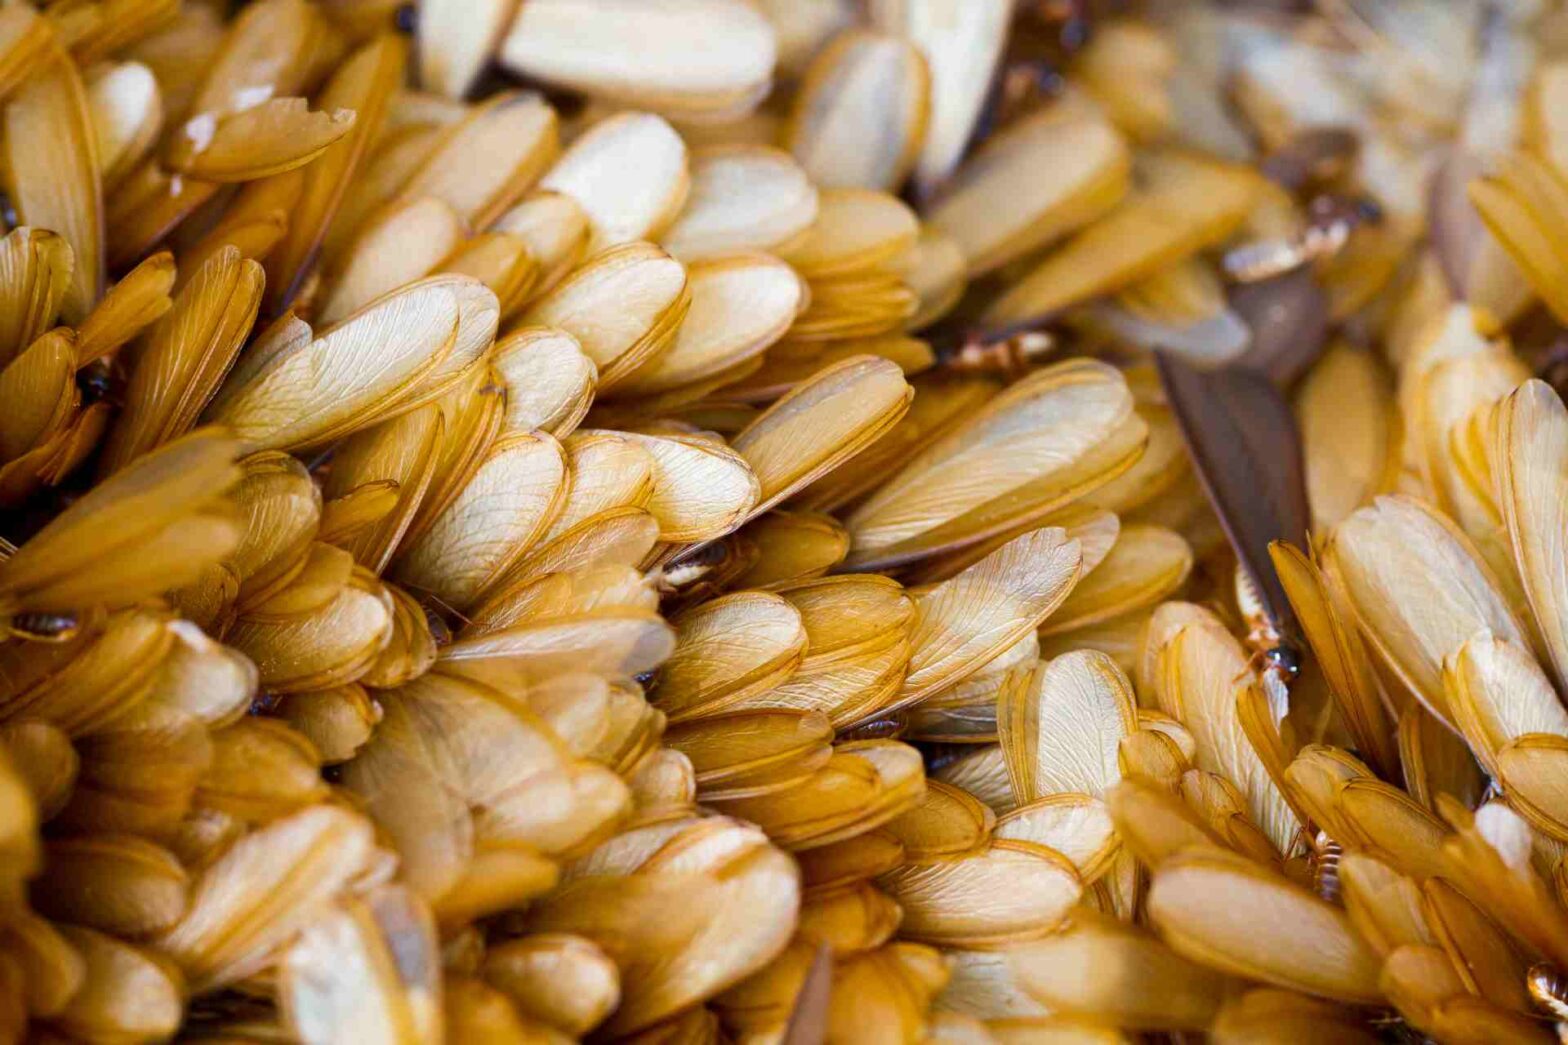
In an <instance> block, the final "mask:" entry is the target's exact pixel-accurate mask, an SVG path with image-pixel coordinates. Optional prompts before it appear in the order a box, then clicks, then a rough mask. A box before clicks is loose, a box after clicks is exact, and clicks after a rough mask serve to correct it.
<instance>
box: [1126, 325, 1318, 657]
mask: <svg viewBox="0 0 1568 1045" xmlns="http://www.w3.org/2000/svg"><path fill="white" fill-rule="evenodd" d="M1155 360H1156V363H1157V365H1158V367H1159V373H1160V382H1161V383H1162V384H1163V385H1164V387H1165V395H1166V398H1167V400H1168V401H1169V403H1170V406H1171V410H1172V411H1174V412H1175V414H1176V420H1177V422H1178V423H1179V424H1180V425H1181V430H1182V435H1183V436H1185V437H1186V440H1187V448H1188V450H1189V451H1190V452H1191V453H1192V460H1193V463H1194V465H1195V466H1196V467H1197V470H1198V477H1199V479H1201V480H1202V482H1203V488H1204V491H1205V492H1206V493H1207V494H1208V495H1209V503H1210V504H1212V505H1213V506H1214V512H1215V514H1216V515H1218V516H1219V518H1220V525H1221V526H1223V527H1224V528H1225V535H1226V536H1227V537H1228V538H1229V539H1230V543H1231V547H1232V548H1234V549H1235V551H1236V558H1237V559H1239V560H1240V561H1241V565H1242V568H1243V569H1244V570H1246V571H1247V575H1248V576H1249V577H1250V578H1251V580H1252V582H1253V584H1254V585H1255V586H1256V588H1257V590H1258V593H1259V597H1260V599H1261V601H1262V604H1263V610H1264V612H1265V613H1266V614H1267V615H1268V618H1269V623H1270V624H1271V625H1272V626H1273V627H1274V629H1275V630H1276V631H1277V632H1278V633H1279V634H1280V636H1281V637H1282V638H1283V639H1285V640H1286V641H1287V642H1289V643H1291V644H1292V645H1293V646H1294V647H1295V648H1297V649H1300V648H1301V638H1300V628H1299V627H1298V626H1297V624H1296V617H1295V614H1294V613H1293V612H1292V611H1291V608H1290V600H1289V599H1287V598H1286V597H1285V589H1284V586H1283V585H1281V584H1280V581H1279V577H1278V576H1277V575H1276V574H1275V573H1274V567H1273V565H1272V563H1271V562H1270V561H1269V542H1270V541H1275V540H1284V541H1291V542H1294V543H1298V544H1299V543H1300V542H1302V541H1303V540H1304V539H1305V534H1306V532H1307V527H1308V525H1309V523H1310V516H1309V515H1308V510H1307V489H1306V483H1305V481H1304V479H1303V474H1302V473H1303V469H1302V459H1301V437H1300V436H1299V435H1298V434H1297V432H1296V420H1295V418H1294V417H1293V416H1292V415H1291V412H1290V407H1289V406H1288V405H1287V404H1286V402H1285V398H1284V396H1283V395H1281V394H1280V392H1279V390H1278V389H1277V388H1275V386H1274V385H1273V383H1271V382H1270V381H1269V379H1268V378H1267V377H1265V376H1264V375H1263V374H1261V373H1259V372H1257V371H1255V370H1249V369H1246V368H1243V367H1240V366H1229V367H1223V368H1221V369H1219V370H1209V371H1201V370H1195V369H1193V368H1192V367H1190V366H1188V365H1187V364H1186V363H1184V362H1182V360H1181V359H1179V358H1178V357H1176V356H1173V355H1171V354H1169V353H1167V352H1156V353H1155Z"/></svg>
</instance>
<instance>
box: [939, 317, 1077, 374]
mask: <svg viewBox="0 0 1568 1045" xmlns="http://www.w3.org/2000/svg"><path fill="white" fill-rule="evenodd" d="M1043 326H1044V323H1043V322H1042V321H1040V320H1027V321H1025V322H1021V323H1009V324H1007V325H1005V326H998V327H992V328H981V329H974V330H964V331H961V332H959V333H958V334H956V335H955V336H952V337H951V338H949V339H945V340H946V341H947V343H946V344H943V340H944V339H940V338H938V339H934V340H935V341H936V350H935V351H936V358H937V365H938V366H939V367H940V368H942V369H943V370H945V371H947V372H948V373H952V374H969V375H973V376H978V377H983V376H992V377H1001V378H1005V379H1007V380H1010V381H1011V380H1017V379H1018V378H1020V377H1022V376H1024V375H1025V374H1027V373H1028V372H1029V371H1030V370H1032V369H1034V368H1035V367H1036V366H1037V365H1038V364H1039V363H1041V362H1043V361H1044V360H1046V359H1048V358H1049V357H1050V356H1051V355H1053V354H1054V353H1055V352H1056V351H1057V348H1058V342H1057V339H1056V337H1055V335H1053V334H1052V333H1051V332H1050V331H1048V330H1045V329H1042V328H1043Z"/></svg>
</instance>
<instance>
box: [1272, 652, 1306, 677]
mask: <svg viewBox="0 0 1568 1045" xmlns="http://www.w3.org/2000/svg"><path fill="white" fill-rule="evenodd" d="M1263 659H1264V660H1266V661H1268V663H1269V664H1271V665H1273V666H1274V667H1276V668H1278V669H1279V670H1280V671H1281V672H1282V673H1283V674H1284V675H1285V677H1286V678H1288V679H1293V678H1295V677H1296V676H1297V675H1299V674H1301V656H1300V655H1299V654H1298V653H1297V652H1296V651H1295V650H1293V649H1291V648H1290V647H1289V646H1275V647H1274V648H1273V649H1271V650H1269V651H1268V652H1267V653H1265V654H1264V655H1263Z"/></svg>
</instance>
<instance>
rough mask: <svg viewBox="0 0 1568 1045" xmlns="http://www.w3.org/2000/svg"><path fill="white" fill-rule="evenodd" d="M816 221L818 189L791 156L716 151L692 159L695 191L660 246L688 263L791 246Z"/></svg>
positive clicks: (771, 151)
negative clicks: (785, 245)
mask: <svg viewBox="0 0 1568 1045" xmlns="http://www.w3.org/2000/svg"><path fill="white" fill-rule="evenodd" d="M816 216H817V187H816V186H815V185H814V184H813V183H812V181H811V179H810V178H808V177H807V175H806V172H805V171H804V170H802V169H801V167H800V165H799V164H798V163H796V162H795V161H794V159H793V158H792V157H790V156H789V155H788V154H787V153H784V152H781V151H779V150H777V149H772V148H767V147H760V146H759V147H751V146H716V147H710V148H706V149H697V150H695V151H694V152H693V153H692V156H691V191H690V194H689V195H688V196H687V199H686V204H685V206H684V207H683V208H682V210H681V213H680V215H679V216H678V217H677V218H676V219H675V222H674V224H673V225H671V226H670V227H669V228H668V229H666V230H665V232H664V234H663V237H662V239H661V242H662V243H663V245H664V248H665V249H666V250H668V251H669V252H670V253H671V254H673V255H675V256H676V257H678V258H681V259H682V260H684V261H687V262H693V261H699V260H703V259H705V258H710V257H717V256H720V255H723V254H727V253H729V252H730V251H737V250H770V249H773V248H775V247H778V246H780V245H781V244H784V243H787V242H789V241H790V240H791V239H792V238H794V237H795V236H797V235H799V234H800V233H801V232H803V231H804V230H805V229H806V228H807V227H809V226H810V225H811V223H812V221H814V220H815V219H816Z"/></svg>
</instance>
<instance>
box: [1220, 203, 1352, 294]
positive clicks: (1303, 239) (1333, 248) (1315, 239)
mask: <svg viewBox="0 0 1568 1045" xmlns="http://www.w3.org/2000/svg"><path fill="white" fill-rule="evenodd" d="M1381 220H1382V210H1381V209H1380V208H1379V207H1378V206H1377V204H1376V203H1375V202H1373V201H1372V200H1369V199H1365V198H1355V199H1352V198H1347V197H1343V196H1332V195H1326V196H1318V197H1315V198H1314V199H1313V200H1312V202H1311V203H1310V204H1309V205H1308V207H1307V226H1306V228H1304V229H1302V230H1301V232H1299V233H1298V234H1296V235H1295V236H1293V237H1291V238H1290V239H1284V240H1270V241H1265V242H1262V243H1252V244H1247V245H1246V246H1242V247H1236V248H1234V249H1233V250H1230V251H1227V252H1226V254H1225V258H1224V267H1225V272H1226V274H1227V275H1229V276H1230V277H1231V278H1232V279H1234V280H1237V281H1238V282H1241V283H1257V282H1260V281H1262V280H1266V279H1272V278H1274V277H1276V276H1281V275H1284V274H1285V273H1287V272H1291V271H1294V270H1295V269H1298V268H1301V267H1302V266H1303V265H1309V264H1311V263H1313V262H1316V261H1320V260H1323V259H1325V258H1331V257H1333V256H1334V255H1336V254H1338V253H1339V252H1340V251H1341V250H1342V249H1343V248H1344V246H1345V244H1346V243H1347V242H1349V240H1350V234H1351V233H1352V232H1354V231H1355V230H1356V229H1358V228H1360V227H1361V226H1363V225H1373V224H1377V223H1378V222H1379V221H1381Z"/></svg>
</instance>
